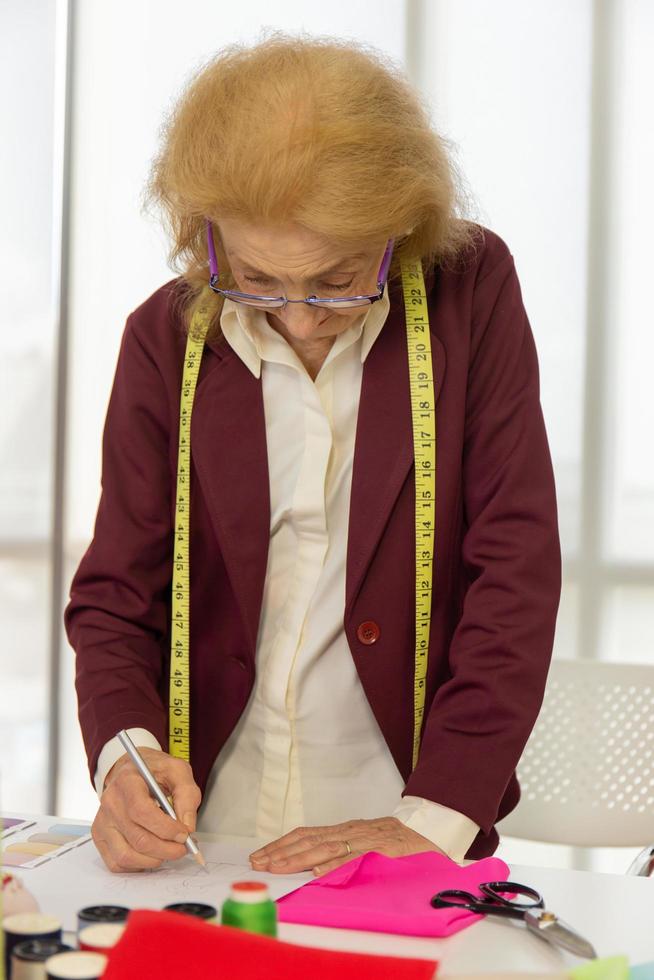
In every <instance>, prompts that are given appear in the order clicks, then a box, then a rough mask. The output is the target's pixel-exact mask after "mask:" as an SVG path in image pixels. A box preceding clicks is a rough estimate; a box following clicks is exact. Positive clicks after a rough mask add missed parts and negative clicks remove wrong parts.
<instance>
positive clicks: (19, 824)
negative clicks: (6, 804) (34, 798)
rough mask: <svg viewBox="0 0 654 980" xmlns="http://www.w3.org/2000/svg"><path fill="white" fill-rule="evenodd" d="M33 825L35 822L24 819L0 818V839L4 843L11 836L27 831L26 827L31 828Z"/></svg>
mask: <svg viewBox="0 0 654 980" xmlns="http://www.w3.org/2000/svg"><path fill="white" fill-rule="evenodd" d="M35 823H36V820H33V819H32V820H29V819H27V818H25V817H0V828H1V830H0V837H1V838H2V840H3V841H4V840H5V839H6V838H7V837H11V836H12V834H16V833H18V831H19V830H27V828H28V827H33V826H34V824H35Z"/></svg>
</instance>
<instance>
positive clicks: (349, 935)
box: [17, 820, 654, 975]
mask: <svg viewBox="0 0 654 980" xmlns="http://www.w3.org/2000/svg"><path fill="white" fill-rule="evenodd" d="M60 822H65V821H63V820H62V821H60ZM198 839H199V841H200V842H201V841H202V840H203V839H204V840H212V841H218V842H221V843H224V844H226V845H229V846H230V847H231V846H233V847H234V849H235V852H236V851H237V850H238V851H240V853H241V854H242V853H247V852H248V851H250V850H253V849H254V848H255V847H256V846H258V845H259V844H260V843H262V842H260V841H251V840H247V839H244V838H220V837H215V836H213V835H208V834H200V835H198ZM84 847H89V848H92V847H93V844H88V845H84ZM243 848H245V849H246V851H245V852H244V851H243ZM53 865H54V862H53ZM64 868H65V864H64V863H63V862H62V864H61V869H62V875H61V879H60V880H58V879H57V878H56V877H53V874H52V871H51V872H50V873H49V874H47V875H45V874H44V875H39V874H38V871H39V869H34V870H35V872H36V873H29V872H24V873H22V875H21V872H20V869H17V873H18V874H19V875H21V877H22V878H23V880H24V881H25V884H26V885H27V886H28V887H29V889H30V890H31V891H32V892H33V894H34V895H35V896H36V898H37V899H38V900H39V902H40V905H41V908H42V910H43V911H44V912H52V913H55V912H56V910H55V908H53V903H54V901H55V895H56V893H57V892H58V891H59V892H60V889H65V890H70V889H71V888H72V889H74V888H75V884H74V882H71V881H70V880H66V875H65V871H64ZM511 878H512V879H513V880H515V881H519V882H522V883H523V884H526V885H531V886H533V887H534V888H536V889H537V890H538V891H539V892H541V894H542V895H543V897H544V899H545V903H546V906H547V907H548V908H549V909H551V910H552V911H553V912H556V914H557V915H559V916H560V917H561V918H562V919H563V920H564V921H565V922H567V923H568V924H569V925H570V926H572V927H573V928H574V929H576V930H577V932H579V933H581V935H582V936H584V937H585V938H586V939H588V940H589V941H590V942H591V943H592V944H593V945H594V947H595V949H596V950H597V953H598V955H599V956H601V957H603V956H612V955H618V954H626V955H627V956H628V957H629V960H630V963H631V964H632V965H636V964H638V963H643V962H648V961H653V960H654V879H648V878H632V877H627V876H619V875H608V874H595V873H591V872H587V871H566V870H562V869H556V868H530V867H523V866H521V865H512V866H511ZM103 900H105V899H104V898H103V897H102V896H101V895H97V893H96V897H95V901H96V902H101V901H103ZM108 900H115V899H108ZM168 900H169V901H171V900H174V899H168ZM87 904H88V903H87ZM121 904H127V905H129V896H128V894H126V895H125V901H123V902H121ZM77 907H79V905H78V906H77ZM279 936H280V939H285V940H288V941H289V942H294V943H299V944H303V945H307V946H320V947H324V948H331V949H344V950H352V951H359V952H371V953H382V954H383V953H385V954H389V955H396V956H417V957H422V958H425V959H434V960H439V961H440V970H439V973H440V975H443V974H445V975H456V974H478V973H501V972H508V971H511V972H529V973H557V972H561V971H563V970H566V969H567V968H569V967H570V966H575V965H579V964H580V963H582V962H584V961H582V960H580V959H577V958H576V957H574V956H572V955H571V954H568V953H566V952H564V951H560V950H557V949H554V948H553V947H551V946H550V945H549V944H548V943H546V942H544V941H543V940H541V939H539V938H538V937H537V936H533V935H531V934H530V933H528V932H527V930H526V928H525V927H524V926H523V925H522V923H520V922H517V921H513V920H505V919H499V918H496V917H488V918H487V919H484V920H483V921H481V922H478V923H475V924H474V925H472V926H470V927H468V928H467V929H463V930H462V931H461V932H459V933H457V934H456V935H454V936H451V937H449V938H447V939H422V938H414V937H408V936H392V935H385V934H382V933H372V932H355V931H351V930H344V929H326V928H322V927H317V926H300V925H290V924H287V923H281V924H280V928H279Z"/></svg>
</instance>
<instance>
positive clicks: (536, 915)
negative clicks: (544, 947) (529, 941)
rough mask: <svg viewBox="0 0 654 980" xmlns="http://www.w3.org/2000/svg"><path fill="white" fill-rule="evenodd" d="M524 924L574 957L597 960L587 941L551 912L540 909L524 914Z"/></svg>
mask: <svg viewBox="0 0 654 980" xmlns="http://www.w3.org/2000/svg"><path fill="white" fill-rule="evenodd" d="M525 922H526V924H527V928H528V929H531V931H532V932H535V933H536V935H538V936H540V937H541V939H546V940H547V942H549V943H552V945H554V946H560V947H561V948H562V949H567V950H568V952H570V953H574V954H575V956H583V957H585V958H586V959H589V960H594V959H597V953H596V952H595V950H594V949H593V947H592V946H591V944H590V943H589V942H588V940H587V939H584V937H583V936H580V935H579V933H578V932H575V930H574V929H572V928H571V927H570V926H567V925H566V924H565V922H563V921H562V920H561V919H559V918H558V916H556V915H554V913H553V912H545V911H543V910H541V909H538V910H535V911H533V912H525Z"/></svg>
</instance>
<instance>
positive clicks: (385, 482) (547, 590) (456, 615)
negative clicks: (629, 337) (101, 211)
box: [65, 229, 561, 857]
mask: <svg viewBox="0 0 654 980" xmlns="http://www.w3.org/2000/svg"><path fill="white" fill-rule="evenodd" d="M484 231H485V244H484V245H483V246H481V247H480V248H479V250H478V251H477V253H476V255H475V256H474V257H473V258H471V259H470V260H468V261H467V263H466V266H465V268H464V269H459V271H443V270H441V269H437V270H436V271H435V272H434V273H431V274H430V275H429V276H428V278H427V290H428V302H429V313H430V325H431V333H432V337H431V342H432V352H433V364H434V377H435V394H436V398H437V476H436V493H437V505H436V540H435V551H436V558H435V570H434V571H435V579H434V592H433V607H432V625H431V639H430V646H429V665H428V672H427V694H426V715H425V724H424V728H423V738H422V747H421V751H420V758H419V761H418V765H417V767H416V769H415V770H414V771H413V772H411V752H412V733H413V673H414V642H415V627H414V574H415V573H414V567H415V554H414V548H415V544H414V530H413V524H414V497H415V493H414V474H413V445H412V431H411V408H410V401H409V375H408V367H407V347H406V328H405V321H404V304H403V300H402V290H401V285H400V284H399V283H398V284H393V285H392V286H391V288H390V300H391V308H390V313H389V316H388V319H387V321H386V323H385V325H384V327H383V329H382V331H381V333H380V335H379V337H378V338H377V340H376V341H375V344H374V345H373V347H372V349H371V351H370V353H369V354H368V357H367V359H366V361H365V365H364V371H363V381H362V389H361V401H360V407H359V417H358V423H357V433H356V446H355V455H354V471H353V479H352V497H351V505H350V523H349V534H348V548H347V573H346V601H345V609H344V616H343V619H344V626H345V632H346V635H347V639H348V643H349V647H350V650H351V652H352V657H353V658H354V662H355V664H356V668H357V671H358V674H359V677H360V679H361V683H362V685H363V689H364V691H365V693H366V696H367V698H368V700H369V702H370V705H371V708H372V710H373V712H374V715H375V717H376V719H377V721H378V723H379V726H380V729H381V731H382V733H383V735H384V738H385V739H386V742H387V743H388V746H389V749H390V751H391V753H392V755H393V758H394V760H395V762H396V764H397V767H398V769H399V771H400V772H401V774H402V776H403V778H404V779H405V780H406V790H405V792H406V793H407V794H411V795H414V796H421V797H425V798H426V799H429V800H433V801H435V802H437V803H441V804H443V805H444V806H448V807H452V808H453V809H455V810H459V811H460V812H462V813H465V814H467V815H468V816H469V817H470V818H471V819H472V820H474V821H475V823H477V824H479V826H480V827H481V830H480V833H479V834H478V835H477V837H476V839H475V841H474V842H473V844H472V846H471V847H470V849H469V851H468V856H470V857H481V856H484V855H487V854H489V853H492V851H493V850H494V848H495V847H496V845H497V839H498V838H497V833H496V832H495V830H494V827H493V825H494V823H495V821H496V820H497V819H498V818H501V817H502V816H504V815H505V814H507V813H508V812H509V811H510V810H512V809H513V807H514V806H515V805H516V803H517V801H518V798H519V789H518V784H517V781H516V778H515V772H514V770H515V766H516V763H517V762H518V759H519V758H520V755H521V753H522V750H523V747H524V745H525V742H526V740H527V737H528V736H529V733H530V731H531V729H532V727H533V725H534V722H535V720H536V716H537V714H538V711H539V708H540V704H541V700H542V696H543V690H544V685H545V679H546V675H547V670H548V665H549V660H550V656H551V650H552V641H553V634H554V624H555V619H556V612H557V607H558V601H559V593H560V572H561V562H560V550H559V540H558V531H557V515H556V499H555V490H554V480H553V474H552V465H551V461H550V454H549V449H548V444H547V438H546V434H545V428H544V425H543V417H542V413H541V408H540V403H539V381H538V363H537V358H536V350H535V346H534V340H533V336H532V332H531V328H530V326H529V322H528V319H527V315H526V313H525V310H524V307H523V303H522V298H521V293H520V285H519V282H518V278H517V275H516V271H515V268H514V262H513V257H512V255H511V253H510V252H509V250H508V248H507V246H506V244H505V243H504V241H503V240H502V239H501V238H499V237H498V236H497V235H495V234H494V233H493V232H491V231H489V230H488V229H484ZM179 282H180V281H179V280H177V279H174V280H172V281H171V282H168V283H166V285H164V286H162V287H161V288H160V289H157V290H156V292H154V293H153V294H152V296H150V297H149V299H147V300H146V301H145V302H144V303H143V304H142V305H141V306H139V307H138V309H136V310H135V311H134V312H133V313H132V314H131V315H130V316H129V317H128V319H127V324H126V327H125V332H124V335H123V338H122V343H121V348H120V354H119V358H118V364H117V367H116V375H115V379H114V384H113V390H112V393H111V398H110V402H109V407H108V412H107V419H106V425H105V430H104V439H103V468H102V496H101V499H100V504H99V508H98V513H97V519H96V524H95V533H94V537H93V540H92V542H91V545H90V546H89V548H88V550H87V551H86V554H85V555H84V557H83V559H82V561H81V563H80V566H79V568H78V570H77V572H76V574H75V577H74V579H73V582H72V586H71V599H70V603H69V605H68V606H67V608H66V611H65V625H66V630H67V633H68V637H69V640H70V643H71V644H72V646H73V647H74V649H75V650H76V653H77V680H76V684H77V692H78V696H79V717H80V723H81V727H82V732H83V735H84V740H85V744H86V749H87V753H88V758H89V767H90V771H91V773H92V774H93V773H94V772H95V767H96V762H97V757H98V754H99V752H100V750H101V748H102V746H103V745H104V744H105V742H107V741H108V740H109V739H110V738H111V737H112V736H114V735H115V734H116V732H117V731H118V730H119V729H121V728H128V727H141V728H146V729H148V730H149V731H151V732H152V733H153V734H154V735H155V736H156V737H157V738H158V739H159V741H160V743H161V744H162V745H164V746H165V745H167V737H168V733H167V687H168V666H169V646H170V632H169V628H170V627H169V624H170V591H171V561H172V548H173V525H174V507H175V479H176V466H177V438H178V412H179V398H180V387H181V377H182V361H183V355H184V348H185V335H184V332H183V328H182V324H181V320H180V317H179V315H178V313H177V312H176V310H175V308H174V300H175V299H176V297H178V296H179V289H178V287H179ZM192 466H193V468H192V473H191V497H192V500H191V641H190V646H191V762H192V766H193V771H194V774H195V778H196V780H197V782H198V783H199V785H200V787H201V788H203V789H204V786H205V784H206V781H207V777H208V774H209V771H210V769H211V767H212V765H213V762H214V760H215V759H216V756H217V755H218V753H219V752H220V749H221V748H222V746H223V745H224V744H225V741H226V740H227V738H228V736H229V734H230V733H231V731H232V730H233V728H234V726H235V725H236V723H237V721H238V719H239V717H240V715H241V713H242V712H243V710H244V708H245V706H246V703H247V701H248V697H249V695H250V692H251V690H252V684H253V680H254V672H255V649H256V641H257V631H258V624H259V617H260V611H261V602H262V594H263V585H264V577H265V572H266V560H267V551H268V538H269V521H270V509H269V491H268V468H267V453H266V435H265V423H264V410H263V400H262V389H261V381H260V380H258V379H256V378H255V377H254V376H253V375H252V374H251V373H250V371H249V370H248V369H247V368H246V367H245V365H244V364H243V362H242V361H241V360H240V359H239V357H238V356H237V355H236V354H235V353H234V352H233V351H232V349H231V347H229V345H228V344H227V343H226V341H224V340H223V339H221V340H218V341H216V342H212V343H209V344H207V345H206V347H205V350H204V353H203V357H202V363H201V367H200V375H199V379H198V386H197V392H196V397H195V405H194V408H193V418H192ZM367 621H372V622H373V623H375V624H376V625H377V626H378V631H379V636H378V638H377V640H376V642H374V643H372V644H371V643H364V642H363V641H362V639H360V637H359V629H358V628H359V626H360V625H361V624H362V623H365V622H367ZM363 778H365V774H363ZM353 816H354V815H353Z"/></svg>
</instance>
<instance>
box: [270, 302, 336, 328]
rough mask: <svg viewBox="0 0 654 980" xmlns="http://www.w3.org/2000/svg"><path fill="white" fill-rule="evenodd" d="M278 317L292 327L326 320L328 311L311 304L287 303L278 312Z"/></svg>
mask: <svg viewBox="0 0 654 980" xmlns="http://www.w3.org/2000/svg"><path fill="white" fill-rule="evenodd" d="M277 316H278V317H279V319H280V320H281V321H282V323H285V324H287V325H288V326H289V327H290V326H293V325H294V324H300V323H317V322H318V321H319V320H322V319H324V317H325V316H326V311H325V310H323V309H321V308H320V307H319V306H312V305H311V303H287V304H286V306H283V307H282V308H281V309H280V310H278V311H277Z"/></svg>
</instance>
